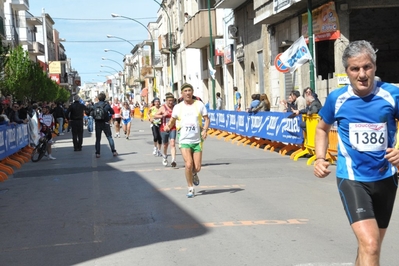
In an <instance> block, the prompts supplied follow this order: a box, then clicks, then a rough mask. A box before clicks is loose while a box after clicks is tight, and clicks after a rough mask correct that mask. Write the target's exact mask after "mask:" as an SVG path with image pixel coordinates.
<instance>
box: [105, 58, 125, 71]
mask: <svg viewBox="0 0 399 266" xmlns="http://www.w3.org/2000/svg"><path fill="white" fill-rule="evenodd" d="M101 59H102V60H109V61H112V62H115V63H117V64H118V65H119V66H120V67H121V68H122V71H123V66H122V65H121V64H120V63H118V61H115V60H112V59H109V58H106V57H102V58H101Z"/></svg>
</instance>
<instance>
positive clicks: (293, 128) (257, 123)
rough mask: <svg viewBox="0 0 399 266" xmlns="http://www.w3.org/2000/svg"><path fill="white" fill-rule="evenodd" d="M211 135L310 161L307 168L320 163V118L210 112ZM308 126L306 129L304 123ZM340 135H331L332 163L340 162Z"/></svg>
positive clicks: (315, 115) (333, 131) (334, 130)
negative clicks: (318, 130) (317, 135)
mask: <svg viewBox="0 0 399 266" xmlns="http://www.w3.org/2000/svg"><path fill="white" fill-rule="evenodd" d="M208 114H209V118H210V128H211V130H210V135H211V136H215V137H217V138H219V139H221V138H224V140H225V141H231V142H232V143H237V145H241V144H243V145H250V147H251V148H253V147H256V148H261V147H263V149H264V150H269V151H277V150H278V152H279V153H280V154H281V155H286V154H288V153H290V158H291V159H293V160H295V161H297V160H298V159H299V158H300V157H304V156H305V157H306V158H308V160H307V165H311V164H312V163H313V161H314V160H315V159H316V154H315V135H316V127H317V124H318V122H319V120H320V117H319V116H318V115H317V114H314V115H299V116H294V115H293V114H292V113H281V112H259V113H257V114H250V113H246V112H235V111H216V110H210V111H209V113H208ZM302 121H303V122H304V123H303V124H304V125H306V129H305V130H304V129H302V127H301V122H302ZM337 147H338V134H337V130H336V128H335V127H333V128H332V129H331V131H330V133H329V146H328V151H327V154H326V157H327V158H328V159H329V161H330V162H331V163H333V162H335V161H336V154H337Z"/></svg>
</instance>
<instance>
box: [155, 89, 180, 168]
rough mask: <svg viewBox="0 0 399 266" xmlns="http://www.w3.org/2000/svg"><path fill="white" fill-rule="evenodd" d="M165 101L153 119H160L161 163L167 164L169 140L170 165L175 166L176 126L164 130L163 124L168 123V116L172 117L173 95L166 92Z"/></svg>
mask: <svg viewBox="0 0 399 266" xmlns="http://www.w3.org/2000/svg"><path fill="white" fill-rule="evenodd" d="M165 98H166V101H165V104H164V105H162V106H161V107H160V108H159V110H158V112H157V113H156V114H155V115H154V118H155V119H161V127H160V130H161V137H162V144H163V154H162V157H163V160H162V164H163V165H164V166H167V165H168V146H169V141H170V153H171V155H172V162H171V166H172V167H176V146H175V140H176V127H173V128H171V129H170V130H169V129H168V130H165V129H164V127H165V125H167V124H168V122H169V120H170V118H171V117H172V110H173V106H174V102H175V97H174V95H173V93H171V92H168V93H166V95H165Z"/></svg>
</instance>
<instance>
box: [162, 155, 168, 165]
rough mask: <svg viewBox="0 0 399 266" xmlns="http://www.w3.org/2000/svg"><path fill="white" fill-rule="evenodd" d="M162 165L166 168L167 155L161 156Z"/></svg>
mask: <svg viewBox="0 0 399 266" xmlns="http://www.w3.org/2000/svg"><path fill="white" fill-rule="evenodd" d="M162 164H163V165H164V166H167V165H168V156H167V155H166V156H163V160H162Z"/></svg>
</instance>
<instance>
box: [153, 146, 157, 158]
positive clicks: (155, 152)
mask: <svg viewBox="0 0 399 266" xmlns="http://www.w3.org/2000/svg"><path fill="white" fill-rule="evenodd" d="M152 154H153V155H154V156H158V149H157V147H154V150H153V151H152Z"/></svg>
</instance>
